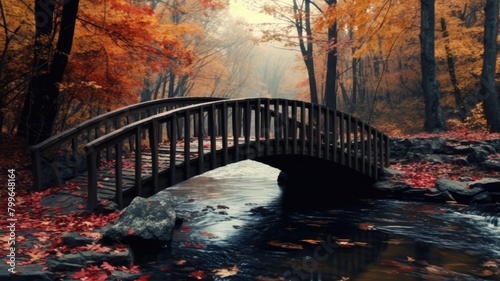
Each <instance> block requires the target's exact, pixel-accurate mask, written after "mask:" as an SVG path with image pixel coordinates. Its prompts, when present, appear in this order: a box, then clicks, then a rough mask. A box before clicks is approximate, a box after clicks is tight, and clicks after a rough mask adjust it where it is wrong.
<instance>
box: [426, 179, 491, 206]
mask: <svg viewBox="0 0 500 281" xmlns="http://www.w3.org/2000/svg"><path fill="white" fill-rule="evenodd" d="M436 188H437V189H438V190H440V191H441V192H445V191H447V192H449V193H450V194H451V196H452V197H453V199H455V201H457V202H458V203H460V204H469V203H470V202H471V200H472V198H473V197H474V196H475V195H477V194H479V193H481V192H484V191H485V190H484V189H482V188H480V187H477V188H471V189H470V188H468V183H467V182H461V181H454V180H450V179H445V178H440V179H438V180H437V181H436Z"/></svg>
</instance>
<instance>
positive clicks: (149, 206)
mask: <svg viewBox="0 0 500 281" xmlns="http://www.w3.org/2000/svg"><path fill="white" fill-rule="evenodd" d="M158 194H160V193H158ZM175 217H176V214H175V210H174V209H173V208H172V206H171V205H170V203H169V201H168V200H167V199H166V198H161V196H152V197H150V198H142V197H135V198H134V200H132V202H131V203H130V205H129V206H128V207H127V208H126V209H125V211H124V213H123V214H122V215H121V216H120V217H119V218H118V219H117V220H116V221H115V223H114V224H112V225H111V226H110V227H109V228H107V229H106V231H105V233H104V235H103V239H104V240H111V241H116V240H118V241H120V242H121V243H125V244H126V243H129V242H131V241H132V240H133V241H135V242H138V243H140V242H141V241H143V242H145V243H147V242H153V243H155V242H160V243H165V244H166V243H168V242H170V241H171V240H172V235H173V230H174V227H175Z"/></svg>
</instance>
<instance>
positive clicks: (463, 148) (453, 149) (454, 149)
mask: <svg viewBox="0 0 500 281" xmlns="http://www.w3.org/2000/svg"><path fill="white" fill-rule="evenodd" d="M448 149H449V150H450V154H460V155H464V154H469V153H472V152H474V148H472V147H471V146H468V145H457V146H449V147H448Z"/></svg>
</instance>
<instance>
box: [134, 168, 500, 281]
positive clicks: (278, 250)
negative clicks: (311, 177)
mask: <svg viewBox="0 0 500 281" xmlns="http://www.w3.org/2000/svg"><path fill="white" fill-rule="evenodd" d="M278 174H279V170H277V169H274V168H272V167H270V166H267V165H264V164H261V163H259V162H254V161H249V160H248V161H242V162H239V163H235V164H231V165H228V166H225V167H222V168H219V169H216V170H213V171H210V172H207V173H205V174H203V175H200V176H197V177H194V178H191V179H189V180H187V181H185V182H182V183H180V184H177V185H175V186H173V187H171V188H168V189H167V190H166V191H165V192H168V193H169V194H170V195H171V198H172V201H171V203H172V206H173V207H174V209H175V210H176V212H177V217H178V218H181V219H182V220H183V222H182V225H181V226H180V227H179V228H178V229H176V230H175V233H174V238H173V242H172V244H171V246H170V247H169V248H164V249H161V250H160V252H159V254H155V255H141V254H136V257H135V258H136V260H137V263H138V264H139V265H140V266H141V268H143V272H145V273H146V274H148V275H149V280H263V281H273V280H325V281H326V280H335V281H337V280H342V281H346V280H362V281H364V280H377V281H381V280H398V281H399V280H401V281H406V280H407V281H416V280H500V273H499V272H500V270H499V268H498V267H499V266H500V239H499V238H500V224H499V221H498V216H497V215H495V214H499V213H500V207H499V206H484V207H481V208H480V207H468V206H460V205H453V204H438V203H430V202H409V201H408V202H406V201H397V200H381V199H380V200H379V199H377V200H364V201H362V202H359V203H356V204H346V205H344V206H338V205H337V204H336V205H334V204H325V202H326V203H328V201H329V200H328V198H325V197H324V196H316V197H315V196H314V194H310V195H311V196H305V195H304V196H303V197H298V198H297V197H294V198H288V197H287V196H285V192H284V191H283V189H282V188H281V187H280V186H278V184H277V181H276V179H277V177H278ZM304 188H306V189H307V187H304ZM337 188H341V187H337ZM343 188H344V187H343ZM345 188H348V186H346V187H345ZM318 197H322V198H318ZM320 199H322V200H320ZM318 202H321V204H320V203H318Z"/></svg>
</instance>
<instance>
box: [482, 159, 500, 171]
mask: <svg viewBox="0 0 500 281" xmlns="http://www.w3.org/2000/svg"><path fill="white" fill-rule="evenodd" d="M481 169H482V170H486V171H500V161H498V160H496V159H494V160H486V161H484V162H483V163H482V164H481Z"/></svg>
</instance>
